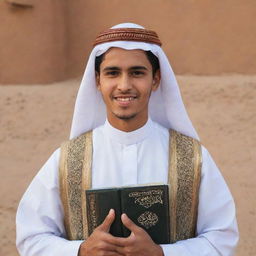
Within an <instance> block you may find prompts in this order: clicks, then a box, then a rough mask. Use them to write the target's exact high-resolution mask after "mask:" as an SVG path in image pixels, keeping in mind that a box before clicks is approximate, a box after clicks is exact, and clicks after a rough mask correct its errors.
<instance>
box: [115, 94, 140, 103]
mask: <svg viewBox="0 0 256 256" xmlns="http://www.w3.org/2000/svg"><path fill="white" fill-rule="evenodd" d="M113 98H114V99H115V100H117V101H119V102H129V101H132V100H134V99H136V98H137V97H136V96H133V95H132V96H131V95H127V96H124V95H123V96H114V97H113Z"/></svg>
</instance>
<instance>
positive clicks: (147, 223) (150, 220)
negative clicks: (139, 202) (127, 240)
mask: <svg viewBox="0 0 256 256" xmlns="http://www.w3.org/2000/svg"><path fill="white" fill-rule="evenodd" d="M137 220H138V222H139V223H140V224H141V225H142V226H143V227H144V228H146V229H149V228H151V227H153V226H155V225H156V224H157V222H158V216H157V215H156V214H155V213H154V212H150V211H146V212H144V213H142V214H141V215H140V216H139V218H138V219H137Z"/></svg>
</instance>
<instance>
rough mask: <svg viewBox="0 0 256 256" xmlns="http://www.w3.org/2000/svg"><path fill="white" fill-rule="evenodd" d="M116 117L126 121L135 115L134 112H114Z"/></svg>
mask: <svg viewBox="0 0 256 256" xmlns="http://www.w3.org/2000/svg"><path fill="white" fill-rule="evenodd" d="M114 115H115V116H116V117H117V118H118V119H120V120H126V121H128V120H131V119H133V118H134V117H136V113H133V114H130V115H129V114H126V115H124V114H114Z"/></svg>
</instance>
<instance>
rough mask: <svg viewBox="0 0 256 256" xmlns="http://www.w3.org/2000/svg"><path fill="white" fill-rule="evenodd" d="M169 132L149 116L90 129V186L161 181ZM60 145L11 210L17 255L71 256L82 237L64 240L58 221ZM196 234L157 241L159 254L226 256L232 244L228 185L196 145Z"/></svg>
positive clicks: (234, 233) (165, 170)
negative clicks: (139, 122)
mask: <svg viewBox="0 0 256 256" xmlns="http://www.w3.org/2000/svg"><path fill="white" fill-rule="evenodd" d="M168 151H169V132H168V130H167V129H165V128H163V127H162V126H160V125H158V124H157V123H154V122H152V121H151V120H150V119H149V120H148V122H147V123H146V124H145V125H144V126H143V127H142V128H140V129H138V130H135V131H132V132H128V133H127V132H123V131H120V130H117V129H115V128H114V127H112V126H111V125H110V124H109V123H108V122H107V121H106V123H105V124H104V125H103V126H101V127H98V128H96V129H95V130H94V131H93V165H92V187H93V188H100V187H113V186H124V185H135V184H145V183H156V182H159V183H167V178H168V155H169V153H168ZM59 157H60V149H57V150H56V151H55V152H54V153H53V155H52V156H51V157H50V159H49V160H48V161H47V162H46V163H45V165H44V166H43V167H42V169H41V170H40V171H39V173H38V174H37V175H36V176H35V178H34V179H33V181H32V183H31V184H30V186H29V187H28V189H27V191H26V192H25V194H24V196H23V198H22V200H21V202H20V204H19V208H18V212H17V218H16V223H17V248H18V250H19V252H20V254H21V255H23V256H61V255H68V256H76V255H77V253H78V250H79V246H80V244H81V243H82V241H68V240H66V239H65V236H66V233H65V228H64V224H63V208H62V204H61V201H60V194H59V181H58V168H59ZM202 158H203V164H202V174H201V175H202V176H201V184H200V190H199V206H198V220H197V237H195V238H192V239H188V240H183V241H179V242H176V243H174V244H166V245H161V246H162V248H163V251H164V255H165V256H167V255H168V256H219V255H222V256H231V255H233V254H234V248H235V247H236V244H237V242H238V230H237V224H236V216H235V206H234V201H233V198H232V196H231V194H230V192H229V189H228V187H227V185H226V183H225V181H224V179H223V177H222V175H221V174H220V172H219V170H218V168H217V167H216V165H215V163H214V161H213V160H212V158H211V157H210V155H209V153H208V152H207V150H206V149H205V148H204V147H202Z"/></svg>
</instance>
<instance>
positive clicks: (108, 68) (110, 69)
mask: <svg viewBox="0 0 256 256" xmlns="http://www.w3.org/2000/svg"><path fill="white" fill-rule="evenodd" d="M113 70H121V69H120V68H119V67H115V66H110V67H105V68H104V69H103V70H102V71H113Z"/></svg>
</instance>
